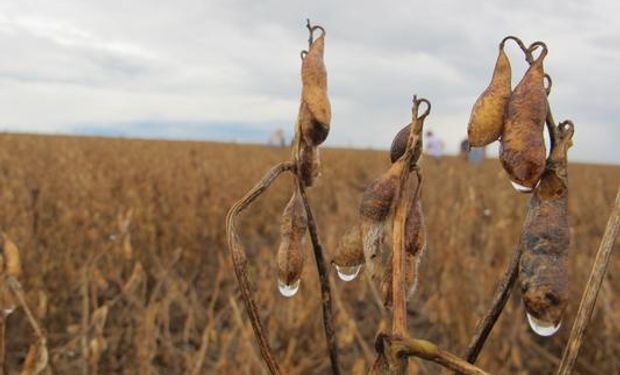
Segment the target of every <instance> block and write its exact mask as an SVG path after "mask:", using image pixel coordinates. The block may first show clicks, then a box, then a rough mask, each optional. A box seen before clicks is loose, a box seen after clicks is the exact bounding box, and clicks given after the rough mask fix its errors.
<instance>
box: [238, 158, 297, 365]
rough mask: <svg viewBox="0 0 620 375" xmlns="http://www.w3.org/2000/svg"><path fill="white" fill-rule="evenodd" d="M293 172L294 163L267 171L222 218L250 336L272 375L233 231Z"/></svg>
mask: <svg viewBox="0 0 620 375" xmlns="http://www.w3.org/2000/svg"><path fill="white" fill-rule="evenodd" d="M293 169H294V164H293V163H291V162H282V163H279V164H277V165H276V166H274V167H273V168H271V169H270V170H269V171H268V172H267V174H265V175H264V176H263V178H262V179H261V180H260V181H259V182H258V183H257V184H256V185H255V186H254V187H253V188H252V189H251V190H250V191H249V192H248V193H247V194H246V195H245V196H244V197H243V198H241V199H240V200H239V201H237V202H236V203H235V204H234V205H233V206H232V207H231V208H230V210H229V211H228V214H227V215H226V237H227V239H228V248H229V250H230V253H231V257H232V261H233V266H234V269H235V275H236V276H237V280H238V281H239V287H240V289H241V295H242V297H243V301H244V302H245V307H246V309H247V311H248V315H249V316H250V321H251V322H252V328H253V329H254V335H255V336H256V339H257V341H258V346H259V348H260V352H261V355H262V357H263V360H264V361H265V363H266V364H267V367H268V368H269V371H270V372H271V373H272V374H280V373H281V370H280V366H278V363H277V362H276V360H275V358H274V356H273V353H272V351H271V347H270V346H269V341H268V340H267V337H266V336H265V328H264V327H263V324H262V322H261V320H260V316H259V314H258V310H257V308H256V303H255V302H254V299H253V298H252V290H251V289H250V282H249V280H248V275H247V256H246V254H245V250H243V247H242V246H241V243H240V241H239V238H238V236H237V231H236V228H235V218H236V217H237V216H238V215H239V213H241V211H243V210H244V209H246V208H247V207H248V206H249V205H250V204H251V203H252V202H253V201H254V200H256V198H258V197H259V196H260V195H261V194H262V193H264V192H265V190H267V189H268V188H269V186H271V184H272V183H273V182H274V181H275V180H276V179H277V178H278V176H280V174H282V173H283V172H286V171H291V170H293Z"/></svg>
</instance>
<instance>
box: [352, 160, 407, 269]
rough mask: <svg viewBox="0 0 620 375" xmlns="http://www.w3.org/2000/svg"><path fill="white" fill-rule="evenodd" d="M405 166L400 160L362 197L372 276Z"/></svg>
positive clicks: (366, 250) (366, 253) (364, 235)
mask: <svg viewBox="0 0 620 375" xmlns="http://www.w3.org/2000/svg"><path fill="white" fill-rule="evenodd" d="M404 166H405V162H404V161H403V160H400V159H399V160H398V161H397V162H396V163H394V164H392V166H391V167H390V169H388V171H387V172H386V173H385V174H384V175H383V176H381V177H379V178H378V179H377V180H375V181H374V182H373V183H371V184H370V185H369V186H368V188H366V191H365V192H364V194H363V195H362V202H361V205H360V217H361V219H362V223H361V232H362V244H363V248H364V257H365V258H366V266H367V268H368V271H369V272H370V274H371V276H372V275H373V274H374V273H375V268H376V267H375V265H376V264H377V263H378V262H377V259H375V258H376V257H377V255H378V254H380V252H381V251H380V250H381V247H382V245H383V239H384V235H385V225H386V222H387V218H388V216H389V214H390V208H391V207H392V201H393V200H394V194H395V193H396V189H397V187H398V180H399V178H400V174H401V173H402V170H403V168H404Z"/></svg>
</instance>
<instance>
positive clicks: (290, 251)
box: [277, 187, 308, 285]
mask: <svg viewBox="0 0 620 375" xmlns="http://www.w3.org/2000/svg"><path fill="white" fill-rule="evenodd" d="M307 224H308V222H307V217H306V211H305V208H304V203H303V200H302V198H301V194H300V193H299V189H298V188H297V187H295V192H294V193H293V196H292V197H291V199H290V200H289V201H288V203H287V205H286V207H285V208H284V212H283V213H282V222H281V225H280V247H279V248H278V254H277V265H278V278H279V280H280V281H281V282H282V283H284V284H286V285H291V284H293V283H294V282H295V281H297V280H299V277H300V276H301V271H302V268H303V264H304V253H303V243H304V235H305V233H306V228H307Z"/></svg>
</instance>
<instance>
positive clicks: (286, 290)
mask: <svg viewBox="0 0 620 375" xmlns="http://www.w3.org/2000/svg"><path fill="white" fill-rule="evenodd" d="M300 283H301V279H297V280H296V281H293V283H292V284H288V285H287V284H286V283H284V282H283V281H282V280H280V279H278V290H279V291H280V294H282V295H283V296H284V297H292V296H294V295H295V294H297V291H298V290H299V284H300Z"/></svg>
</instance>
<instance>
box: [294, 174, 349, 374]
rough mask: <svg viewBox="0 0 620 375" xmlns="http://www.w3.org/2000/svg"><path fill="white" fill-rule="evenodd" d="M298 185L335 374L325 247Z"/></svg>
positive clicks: (334, 343) (300, 183) (334, 348)
mask: <svg viewBox="0 0 620 375" xmlns="http://www.w3.org/2000/svg"><path fill="white" fill-rule="evenodd" d="M297 185H298V186H299V191H300V193H301V198H302V200H303V202H304V207H305V209H306V216H307V218H308V232H310V239H311V241H312V250H313V251H314V260H315V261H316V268H317V271H318V273H319V282H320V284H321V302H322V307H323V327H324V329H325V339H326V340H327V350H328V351H329V359H330V362H331V367H332V373H333V374H334V375H338V374H340V369H339V368H338V343H337V341H336V330H335V329H334V317H333V313H332V295H331V290H330V285H329V273H328V270H327V266H326V264H325V257H324V256H323V247H322V246H321V242H320V240H319V235H318V230H317V227H316V223H315V222H314V216H313V214H312V209H311V207H310V203H308V197H307V196H306V191H305V189H304V186H303V183H302V181H301V179H300V178H297Z"/></svg>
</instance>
